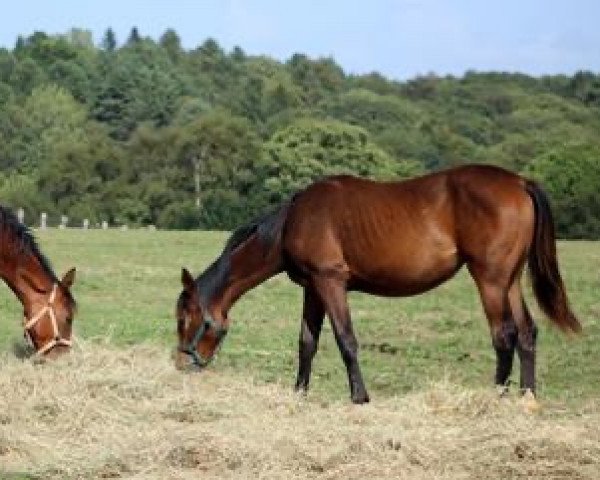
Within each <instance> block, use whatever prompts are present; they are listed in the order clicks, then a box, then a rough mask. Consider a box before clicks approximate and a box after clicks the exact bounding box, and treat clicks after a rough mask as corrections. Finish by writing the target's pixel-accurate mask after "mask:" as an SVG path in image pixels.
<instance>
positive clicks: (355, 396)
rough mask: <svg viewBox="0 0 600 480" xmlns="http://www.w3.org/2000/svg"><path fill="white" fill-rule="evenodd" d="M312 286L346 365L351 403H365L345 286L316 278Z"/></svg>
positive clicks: (334, 280) (337, 281) (325, 278)
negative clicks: (325, 313)
mask: <svg viewBox="0 0 600 480" xmlns="http://www.w3.org/2000/svg"><path fill="white" fill-rule="evenodd" d="M314 286H315V289H316V291H317V293H318V294H319V297H320V298H321V301H322V302H323V304H324V306H325V311H326V312H327V315H328V316H329V319H330V321H331V326H332V328H333V333H334V335H335V340H336V342H337V345H338V348H339V349H340V353H341V355H342V359H343V361H344V364H345V365H346V370H347V372H348V384H349V386H350V396H351V399H352V402H353V403H357V404H360V403H366V402H368V401H369V394H368V393H367V389H366V388H365V384H364V382H363V378H362V374H361V372H360V367H359V365H358V342H357V340H356V336H355V335H354V330H353V328H352V320H351V318H350V309H349V307H348V300H347V294H346V286H345V283H344V282H343V281H340V280H337V279H335V278H331V277H319V278H316V279H314Z"/></svg>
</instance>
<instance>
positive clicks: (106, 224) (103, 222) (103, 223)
mask: <svg viewBox="0 0 600 480" xmlns="http://www.w3.org/2000/svg"><path fill="white" fill-rule="evenodd" d="M102 230H108V222H107V221H106V220H102Z"/></svg>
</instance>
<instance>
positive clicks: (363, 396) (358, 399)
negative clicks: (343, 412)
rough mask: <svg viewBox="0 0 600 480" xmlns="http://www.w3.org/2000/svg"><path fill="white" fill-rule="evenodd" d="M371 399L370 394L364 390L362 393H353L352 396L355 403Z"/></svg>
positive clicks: (358, 403)
mask: <svg viewBox="0 0 600 480" xmlns="http://www.w3.org/2000/svg"><path fill="white" fill-rule="evenodd" d="M370 400H371V399H370V398H369V395H368V394H367V392H364V393H362V394H360V395H353V396H352V403H354V404H355V405H362V404H363V403H369V401H370Z"/></svg>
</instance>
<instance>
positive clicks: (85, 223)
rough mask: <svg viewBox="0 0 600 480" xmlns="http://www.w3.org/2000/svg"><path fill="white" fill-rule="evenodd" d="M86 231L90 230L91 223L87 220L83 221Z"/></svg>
mask: <svg viewBox="0 0 600 480" xmlns="http://www.w3.org/2000/svg"><path fill="white" fill-rule="evenodd" d="M82 227H83V229H84V230H87V229H88V228H90V221H89V220H88V219H87V218H84V219H83V225H82Z"/></svg>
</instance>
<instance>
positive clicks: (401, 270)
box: [283, 166, 528, 296]
mask: <svg viewBox="0 0 600 480" xmlns="http://www.w3.org/2000/svg"><path fill="white" fill-rule="evenodd" d="M526 197H527V195H526V194H525V193H524V190H523V188H522V185H521V179H520V177H518V176H516V175H513V174H511V173H509V172H506V171H504V170H501V169H498V168H495V167H486V166H466V167H459V168H455V169H450V170H446V171H442V172H438V173H434V174H430V175H426V176H423V177H418V178H415V179H410V180H407V181H402V182H376V181H372V180H367V179H361V178H356V177H351V176H338V177H331V178H328V179H325V180H322V181H320V182H316V183H314V184H312V185H311V186H309V187H308V188H307V189H305V190H304V191H303V192H301V193H299V194H298V195H297V196H296V198H295V199H294V201H293V203H292V205H291V206H290V210H289V212H288V217H287V220H286V228H285V236H284V238H283V247H284V251H285V252H286V255H287V256H288V258H290V259H291V260H292V263H293V266H294V268H295V270H296V272H297V273H298V274H299V275H300V276H305V277H306V276H310V275H314V274H324V275H334V276H338V277H340V278H341V279H342V280H344V281H346V282H347V284H348V286H349V288H355V289H358V290H362V291H367V292H370V293H377V294H382V295H394V296H395V295H411V294H415V293H420V292H422V291H425V290H428V289H430V288H433V287H434V286H436V285H438V284H440V283H442V282H443V281H445V280H446V279H448V278H450V277H451V276H452V275H454V273H455V272H456V271H457V270H458V269H459V268H460V266H461V265H462V263H464V261H465V258H466V257H468V256H469V255H476V254H477V253H478V252H477V251H476V250H477V248H479V247H480V246H481V240H482V239H484V240H485V241H488V240H489V238H493V237H494V234H495V233H494V231H495V230H496V229H497V223H498V222H499V221H500V220H502V219H504V217H506V219H510V218H511V214H512V210H511V209H510V208H509V207H506V212H508V214H505V212H504V211H503V206H502V205H498V200H500V201H501V203H506V205H508V206H510V205H513V207H514V206H515V205H518V204H519V202H520V201H521V200H523V199H525V200H528V199H527V198H526ZM517 208H519V207H517ZM502 221H504V220H502ZM474 223H476V224H478V225H475V224H474ZM484 230H485V231H484Z"/></svg>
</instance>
